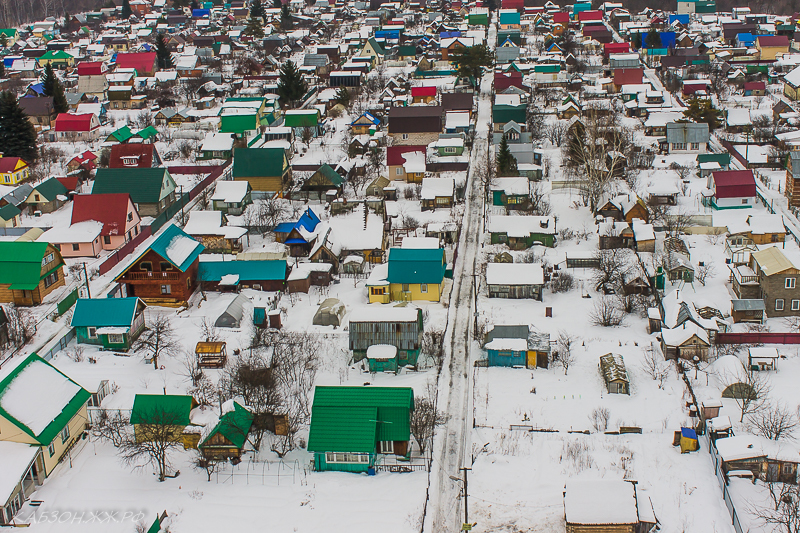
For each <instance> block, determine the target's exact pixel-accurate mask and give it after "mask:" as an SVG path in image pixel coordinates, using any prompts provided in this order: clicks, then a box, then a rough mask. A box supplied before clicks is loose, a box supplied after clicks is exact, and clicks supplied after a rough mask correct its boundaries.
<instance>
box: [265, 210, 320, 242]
mask: <svg viewBox="0 0 800 533" xmlns="http://www.w3.org/2000/svg"><path fill="white" fill-rule="evenodd" d="M317 224H319V217H318V216H317V214H316V213H315V212H314V211H313V210H312V209H311V208H310V207H309V208H307V209H306V212H305V213H303V215H302V216H301V217H300V218H299V219H298V221H297V222H295V223H292V222H281V223H280V224H278V225H277V226H275V229H274V230H272V231H273V232H275V233H291V232H292V230H294V229H299V228H301V227H302V228H303V229H304V230H305V231H307V232H309V233H311V232H313V231H314V229H315V228H316V227H317ZM285 242H286V243H288V244H306V240H305V239H290V240H287V241H285Z"/></svg>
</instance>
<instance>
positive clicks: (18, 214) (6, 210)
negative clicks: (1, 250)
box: [0, 204, 22, 228]
mask: <svg viewBox="0 0 800 533" xmlns="http://www.w3.org/2000/svg"><path fill="white" fill-rule="evenodd" d="M21 225H22V211H20V210H19V208H18V207H17V206H15V205H11V204H6V205H4V206H3V207H0V228H16V227H17V226H21Z"/></svg>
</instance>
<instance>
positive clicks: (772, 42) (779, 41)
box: [758, 35, 789, 47]
mask: <svg viewBox="0 0 800 533" xmlns="http://www.w3.org/2000/svg"><path fill="white" fill-rule="evenodd" d="M758 45H759V46H761V47H764V46H786V47H788V46H789V38H788V37H787V36H785V35H759V36H758Z"/></svg>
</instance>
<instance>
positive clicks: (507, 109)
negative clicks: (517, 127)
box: [492, 104, 527, 124]
mask: <svg viewBox="0 0 800 533" xmlns="http://www.w3.org/2000/svg"><path fill="white" fill-rule="evenodd" d="M526 118H527V116H526V106H525V104H521V105H518V106H513V105H502V104H500V105H495V106H494V107H492V122H494V123H495V124H505V123H507V122H511V121H512V120H513V121H514V122H516V123H517V124H525V120H526Z"/></svg>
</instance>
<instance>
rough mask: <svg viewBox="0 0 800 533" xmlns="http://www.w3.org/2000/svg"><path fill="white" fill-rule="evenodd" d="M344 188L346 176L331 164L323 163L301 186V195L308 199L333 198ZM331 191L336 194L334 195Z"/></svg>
mask: <svg viewBox="0 0 800 533" xmlns="http://www.w3.org/2000/svg"><path fill="white" fill-rule="evenodd" d="M343 188H344V178H342V176H340V175H339V174H338V173H337V172H336V171H335V170H333V168H331V166H330V165H328V164H327V163H323V165H322V166H321V167H319V168H318V169H317V170H316V172H314V173H313V174H312V175H311V176H309V178H308V179H307V180H306V181H305V182H304V183H303V184H302V185H301V186H300V195H301V196H302V197H303V198H304V199H306V200H309V199H314V200H326V199H327V200H328V201H330V200H332V199H333V198H332V196H333V197H338V196H339V195H340V194H341V193H342V189H343ZM331 192H333V193H334V194H333V195H332V194H331Z"/></svg>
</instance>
